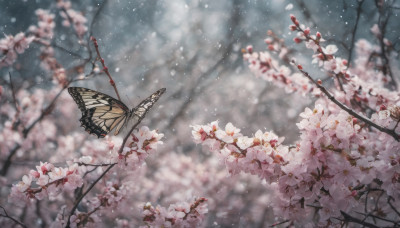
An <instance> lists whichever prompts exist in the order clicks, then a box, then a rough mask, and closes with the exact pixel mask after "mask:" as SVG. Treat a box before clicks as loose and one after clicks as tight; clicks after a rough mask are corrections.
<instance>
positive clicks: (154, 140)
mask: <svg viewBox="0 0 400 228" xmlns="http://www.w3.org/2000/svg"><path fill="white" fill-rule="evenodd" d="M131 136H132V141H131V142H130V143H129V144H128V145H127V146H125V147H124V148H123V150H122V152H121V154H118V163H119V164H120V166H121V167H122V166H126V167H125V168H124V169H126V168H127V169H130V170H131V171H133V170H135V169H137V168H138V167H140V165H141V164H142V163H143V161H144V159H146V158H147V156H149V154H151V153H153V152H154V151H155V150H156V149H157V147H158V145H162V144H163V142H162V141H160V139H161V138H162V137H164V134H161V133H158V132H157V131H156V130H152V131H150V129H149V128H148V127H146V126H143V127H141V128H140V129H139V130H138V131H137V132H134V133H133V134H132V135H131Z"/></svg>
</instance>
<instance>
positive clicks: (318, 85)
mask: <svg viewBox="0 0 400 228" xmlns="http://www.w3.org/2000/svg"><path fill="white" fill-rule="evenodd" d="M292 62H293V63H294V64H296V63H295V62H294V61H292ZM297 68H298V70H299V71H300V72H301V73H302V74H303V75H304V76H306V77H307V78H308V79H309V80H310V81H311V82H312V83H313V84H314V85H315V86H317V88H318V89H320V90H321V91H322V92H323V93H324V94H325V95H326V96H327V98H328V99H329V100H331V101H332V102H333V103H335V104H336V105H337V106H339V107H340V108H341V109H343V110H344V111H346V112H347V113H349V114H350V115H352V116H354V117H356V118H357V119H359V120H361V121H363V122H365V123H367V124H368V125H370V126H372V127H374V128H376V129H378V130H379V131H381V132H384V133H386V134H388V135H390V136H392V137H393V138H394V139H395V140H396V141H400V137H399V135H398V134H397V133H396V132H395V131H394V129H388V128H385V127H382V126H379V125H378V124H376V123H374V122H372V121H371V120H369V119H368V118H367V117H364V116H362V115H360V114H358V113H357V112H355V111H354V110H353V109H351V108H349V107H347V106H346V105H345V104H343V103H341V102H340V101H338V100H337V99H336V98H335V97H334V96H333V95H332V94H331V93H330V92H329V91H328V90H327V89H326V88H325V87H324V86H322V85H321V84H320V83H318V82H317V81H315V80H314V79H313V78H312V77H311V76H310V75H309V74H308V73H307V72H305V71H304V70H303V69H302V66H301V65H297Z"/></svg>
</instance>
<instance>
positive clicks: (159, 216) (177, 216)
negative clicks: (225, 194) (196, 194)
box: [142, 197, 208, 227]
mask: <svg viewBox="0 0 400 228" xmlns="http://www.w3.org/2000/svg"><path fill="white" fill-rule="evenodd" d="M206 201H207V199H206V198H204V197H201V198H198V199H195V200H194V201H193V202H191V203H188V202H180V203H176V204H171V205H170V206H169V207H168V209H167V208H164V207H161V206H157V207H156V208H154V207H153V206H152V205H151V204H150V203H147V204H145V205H144V206H143V212H142V217H143V221H144V222H145V223H146V224H147V225H148V226H149V227H198V226H199V225H200V224H201V222H202V221H203V219H204V214H206V213H207V212H208V209H207V204H206Z"/></svg>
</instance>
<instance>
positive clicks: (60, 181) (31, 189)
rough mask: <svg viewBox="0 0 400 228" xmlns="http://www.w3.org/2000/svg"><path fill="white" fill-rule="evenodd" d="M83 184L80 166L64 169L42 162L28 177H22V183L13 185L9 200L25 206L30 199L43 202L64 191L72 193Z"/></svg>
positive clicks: (74, 165)
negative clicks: (46, 198)
mask: <svg viewBox="0 0 400 228" xmlns="http://www.w3.org/2000/svg"><path fill="white" fill-rule="evenodd" d="M82 184H83V180H82V173H81V172H80V171H79V169H78V165H76V164H72V165H70V166H69V167H67V168H62V167H55V166H54V165H53V164H51V163H47V162H45V163H42V162H40V165H39V166H36V170H31V171H30V172H29V174H28V175H24V176H23V177H22V181H20V182H19V183H17V184H15V185H13V187H12V188H11V194H10V197H9V199H8V200H9V202H12V203H15V204H18V205H21V204H22V205H23V204H25V203H28V202H29V201H30V199H38V200H42V199H44V198H45V197H55V196H57V195H58V194H60V193H61V192H62V191H64V190H65V191H72V190H74V189H76V188H78V187H80V186H82Z"/></svg>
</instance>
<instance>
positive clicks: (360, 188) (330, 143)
mask: <svg viewBox="0 0 400 228" xmlns="http://www.w3.org/2000/svg"><path fill="white" fill-rule="evenodd" d="M291 20H292V22H293V25H291V26H290V30H291V31H297V32H298V33H297V36H296V38H294V41H295V42H296V43H305V46H306V47H307V48H309V49H312V50H313V51H314V53H315V54H314V55H313V56H312V58H313V63H318V64H319V67H321V68H322V69H323V70H325V71H326V72H327V74H328V75H329V76H332V77H333V78H334V79H335V82H336V87H334V88H333V90H332V92H331V93H332V94H333V96H334V97H333V98H332V97H331V98H329V99H328V97H325V96H319V98H318V100H317V101H316V104H315V107H314V109H309V108H306V109H305V111H304V112H303V113H301V114H300V117H301V118H302V120H301V121H300V122H299V123H298V124H297V126H298V128H299V130H300V133H301V135H300V139H299V141H298V142H297V144H296V146H295V147H291V149H290V150H289V153H286V154H285V153H282V154H281V156H282V160H283V161H286V162H285V163H281V164H278V165H279V168H277V170H279V173H278V174H277V176H276V180H277V181H276V182H271V185H270V186H269V188H270V189H271V190H272V191H273V194H274V196H276V197H275V198H274V200H273V205H274V211H275V214H276V215H281V216H282V217H283V218H286V219H289V221H291V222H292V223H294V224H296V225H299V226H300V225H301V226H316V225H318V226H333V225H337V224H340V220H341V219H342V220H346V219H348V218H349V217H351V216H355V217H359V216H360V215H350V214H351V213H352V212H353V211H370V212H369V213H375V214H377V213H380V214H379V216H380V218H382V219H381V220H379V221H374V223H375V224H379V225H382V226H383V225H387V224H390V222H389V223H386V222H388V221H396V216H398V212H397V211H396V210H393V208H398V207H399V203H398V200H399V199H400V195H399V194H398V192H399V190H400V188H399V184H398V183H400V182H399V180H400V178H399V171H398V169H399V167H400V166H399V164H400V163H399V161H400V160H399V158H398V156H397V155H396V154H397V153H396V152H397V151H399V148H400V145H399V143H398V141H396V139H397V138H396V136H398V134H399V133H398V132H399V126H398V123H399V120H400V114H399V113H400V111H399V108H398V102H399V98H400V97H399V93H398V91H391V90H390V84H389V83H391V82H392V81H391V75H390V72H389V71H384V70H382V71H378V72H377V70H376V69H382V68H384V67H387V66H385V65H384V66H382V65H381V64H382V62H384V59H380V60H379V58H384V57H381V56H380V57H373V58H371V56H374V53H379V52H381V50H380V47H379V46H373V45H372V44H370V43H368V42H367V41H366V40H359V41H358V42H356V43H355V47H356V53H357V56H356V58H355V60H354V62H355V63H356V64H355V66H354V67H349V64H348V62H347V60H343V59H341V58H338V57H336V56H335V53H336V52H337V51H338V48H337V47H336V46H335V45H327V46H326V47H324V46H323V45H321V44H322V42H324V41H325V40H324V39H323V38H322V34H321V33H319V32H317V33H316V34H315V35H311V31H310V28H306V27H305V26H304V25H301V24H300V22H299V21H298V20H297V18H296V17H295V16H293V15H292V16H291ZM375 30H376V28H375V29H374V31H375ZM272 41H273V40H271V39H269V40H268V42H267V44H268V50H269V52H261V53H254V51H253V49H252V48H251V47H248V48H247V50H246V51H245V52H244V59H245V60H247V61H248V62H249V63H250V69H251V70H252V71H253V72H254V73H255V74H256V75H257V76H262V77H263V78H264V79H267V80H269V81H272V82H274V83H275V84H276V85H278V86H283V85H282V80H276V77H275V78H274V77H271V73H270V72H271V69H279V66H278V64H277V62H276V61H273V60H271V59H272V57H270V56H272V55H271V54H270V53H273V52H275V51H276V47H277V48H278V49H279V46H277V45H275V46H274V47H271V45H270V43H271V42H272ZM383 44H385V45H390V42H383ZM383 48H386V47H383ZM388 50H389V49H388ZM266 53H267V54H266ZM266 57H267V58H266ZM280 58H282V57H280ZM374 58H377V60H375V62H374V61H371V60H374ZM265 60H266V61H265ZM270 63H273V64H270ZM298 69H299V70H300V71H301V72H302V74H304V76H303V75H300V76H302V77H303V79H304V80H309V79H308V78H307V77H306V76H305V74H306V73H304V71H303V69H302V66H301V65H299V66H298ZM385 72H386V73H385ZM317 83H318V84H319V85H321V84H322V82H321V81H318V82H317ZM287 91H289V92H290V91H291V90H287ZM292 91H296V92H299V90H292ZM309 92H311V90H310V91H309ZM303 94H304V93H303ZM318 95H323V94H322V93H319V94H318ZM332 99H335V100H336V101H337V102H342V103H343V104H346V105H348V106H350V107H351V108H354V110H356V112H359V113H362V114H364V115H365V116H367V115H369V116H371V118H370V121H371V122H373V123H375V124H378V125H380V126H382V127H385V129H386V130H385V132H384V131H378V130H375V129H373V128H369V127H368V126H367V123H364V122H361V121H360V120H359V119H357V118H355V117H353V116H351V115H350V114H349V112H347V111H345V110H342V109H341V108H340V107H339V106H338V105H336V104H334V103H333V102H331V100H332ZM214 125H215V124H214ZM215 126H216V127H214V131H217V130H218V126H217V125H215ZM210 127H211V126H210V125H206V126H196V127H195V128H194V131H193V136H194V139H195V141H196V142H199V141H200V142H202V143H203V144H204V145H207V146H208V147H210V149H211V151H218V152H219V154H224V150H225V144H219V143H216V142H215V140H217V141H221V140H222V139H223V138H221V137H220V135H221V134H217V133H216V132H215V133H213V130H210ZM227 128H228V127H227ZM235 132H239V131H238V130H236V131H235ZM388 132H392V134H388ZM393 135H394V136H393ZM210 139H212V140H211V141H210ZM234 142H235V143H236V145H237V146H238V147H239V148H240V138H238V139H236V141H234ZM224 143H226V142H225V141H224ZM228 143H229V142H228ZM245 154H246V156H247V153H245ZM219 156H221V155H219ZM241 156H243V155H241ZM239 161H240V160H239V159H238V162H239ZM248 166H249V168H247V169H250V168H251V167H252V164H250V165H248ZM260 168H261V167H260ZM228 169H230V168H229V167H228ZM245 170H246V168H241V169H240V171H245ZM253 174H257V175H259V176H260V174H258V173H257V172H254V171H253ZM371 189H374V190H371ZM375 191H378V192H380V194H381V196H386V199H387V200H386V202H389V206H387V204H386V203H385V200H384V199H381V196H379V197H377V198H373V197H372V196H375ZM396 192H397V193H396ZM369 196H371V197H372V198H369ZM383 198H385V197H383ZM368 204H374V205H376V207H375V208H370V207H365V206H366V205H368ZM378 211H379V212H378ZM315 212H317V214H318V217H313V216H314V215H315V214H316V213H315ZM382 212H383V213H382ZM335 218H339V219H335ZM364 219H367V217H365V218H364ZM385 219H386V222H384V221H383V220H385Z"/></svg>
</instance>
